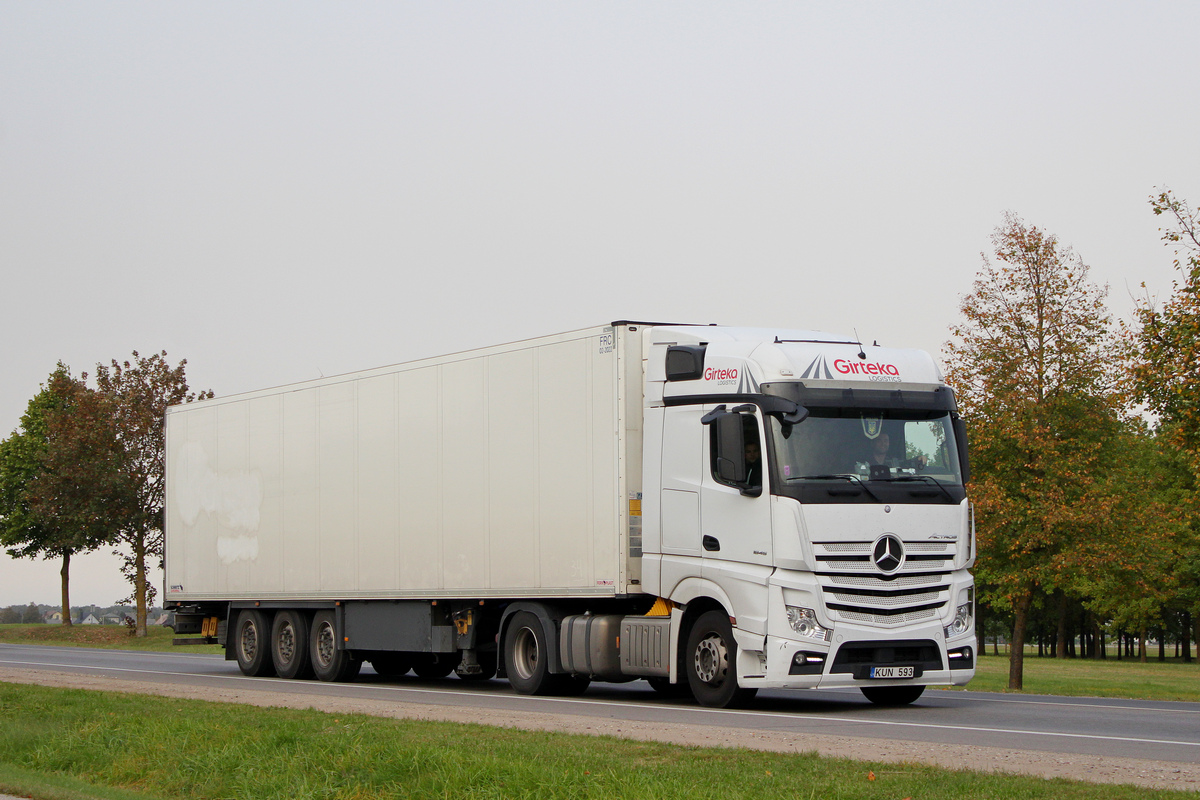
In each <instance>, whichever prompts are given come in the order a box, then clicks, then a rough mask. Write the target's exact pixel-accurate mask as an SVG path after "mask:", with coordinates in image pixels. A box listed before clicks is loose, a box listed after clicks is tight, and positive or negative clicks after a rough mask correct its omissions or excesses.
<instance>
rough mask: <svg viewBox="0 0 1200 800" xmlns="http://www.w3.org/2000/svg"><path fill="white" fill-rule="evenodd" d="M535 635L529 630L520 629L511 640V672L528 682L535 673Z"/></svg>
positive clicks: (536, 659)
mask: <svg viewBox="0 0 1200 800" xmlns="http://www.w3.org/2000/svg"><path fill="white" fill-rule="evenodd" d="M537 667H538V643H537V634H535V633H534V632H533V630H532V629H530V628H521V630H519V631H517V636H516V639H515V640H513V670H514V671H515V672H516V673H517V675H518V676H519V677H520V678H521V679H523V680H529V679H530V678H532V677H533V675H534V673H535V672H537Z"/></svg>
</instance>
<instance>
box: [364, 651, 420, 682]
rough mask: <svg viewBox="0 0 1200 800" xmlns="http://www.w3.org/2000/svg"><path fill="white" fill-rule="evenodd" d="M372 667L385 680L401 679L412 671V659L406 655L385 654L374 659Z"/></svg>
mask: <svg viewBox="0 0 1200 800" xmlns="http://www.w3.org/2000/svg"><path fill="white" fill-rule="evenodd" d="M371 666H372V667H374V668H375V671H376V672H378V673H379V674H380V675H382V676H383V677H385V678H400V677H403V676H405V675H407V674H408V673H409V671H410V670H411V669H412V659H411V658H410V657H409V656H408V655H406V654H404V653H384V654H381V655H376V656H375V657H374V658H372V659H371Z"/></svg>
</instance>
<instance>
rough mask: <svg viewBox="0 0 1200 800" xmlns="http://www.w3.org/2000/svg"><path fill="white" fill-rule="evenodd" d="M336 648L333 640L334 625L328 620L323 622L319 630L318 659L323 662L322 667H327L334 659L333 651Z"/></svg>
mask: <svg viewBox="0 0 1200 800" xmlns="http://www.w3.org/2000/svg"><path fill="white" fill-rule="evenodd" d="M334 649H335V645H334V641H333V626H332V625H330V624H329V623H328V622H322V623H321V627H320V628H319V629H318V630H317V653H316V655H317V660H318V661H320V662H321V666H322V667H327V666H329V664H330V663H331V662H332V661H333V651H334Z"/></svg>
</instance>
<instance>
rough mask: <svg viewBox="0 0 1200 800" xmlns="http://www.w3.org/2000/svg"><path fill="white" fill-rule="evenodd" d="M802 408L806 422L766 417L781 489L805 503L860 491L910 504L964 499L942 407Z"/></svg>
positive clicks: (950, 431) (947, 417) (868, 496)
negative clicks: (835, 487) (835, 486)
mask: <svg viewBox="0 0 1200 800" xmlns="http://www.w3.org/2000/svg"><path fill="white" fill-rule="evenodd" d="M809 411H810V414H809V417H808V419H806V420H804V421H803V422H801V423H799V424H797V425H787V424H785V423H782V422H781V421H780V420H779V419H778V418H772V427H771V430H772V438H773V440H774V441H773V444H774V458H775V462H776V472H775V474H776V475H777V476H779V478H780V483H781V484H782V486H781V488H782V489H783V490H784V493H785V494H798V495H799V496H800V497H801V499H802V500H804V501H806V502H838V501H836V500H830V499H827V498H828V497H830V496H834V497H848V496H852V497H857V496H859V495H862V498H861V499H862V500H865V501H871V500H872V499H873V500H874V501H876V502H881V501H882V499H886V500H887V501H889V502H903V501H905V500H906V499H908V498H915V500H914V501H915V502H921V501H924V502H947V501H949V502H955V503H957V502H958V501H960V500H961V499H962V497H963V496H964V490H963V487H962V473H961V471H960V470H959V463H958V447H957V445H956V443H955V439H954V425H953V422H952V420H951V418H950V414H949V413H948V412H946V411H942V410H912V409H905V410H899V409H895V410H889V409H879V408H869V409H867V408H821V407H810V409H809ZM836 483H840V484H843V486H841V487H838V491H835V492H833V493H832V494H831V493H830V492H829V491H828V490H829V487H830V486H831V484H836ZM845 484H849V486H846V485H845ZM856 487H861V488H856ZM789 490H793V491H789ZM897 490H900V491H899V494H900V495H901V496H897ZM881 492H882V493H883V495H886V498H884V497H883V495H881ZM927 498H930V499H927Z"/></svg>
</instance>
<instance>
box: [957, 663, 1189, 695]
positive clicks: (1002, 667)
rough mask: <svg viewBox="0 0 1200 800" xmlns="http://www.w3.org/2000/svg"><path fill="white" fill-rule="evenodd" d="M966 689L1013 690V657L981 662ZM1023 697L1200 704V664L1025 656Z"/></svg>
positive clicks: (975, 690) (984, 690)
mask: <svg viewBox="0 0 1200 800" xmlns="http://www.w3.org/2000/svg"><path fill="white" fill-rule="evenodd" d="M962 688H965V689H969V690H971V691H974V692H1006V691H1008V656H1006V655H999V656H992V655H988V656H984V657H982V658H980V659H979V661H978V663H977V664H976V666H975V678H974V680H972V681H971V682H970V683H969V684H967V685H966V686H965V687H962ZM1022 693H1023V694H1057V695H1065V696H1068V697H1121V698H1129V699H1136V700H1186V701H1188V702H1193V703H1195V702H1200V663H1197V662H1195V661H1193V662H1192V663H1190V664H1186V663H1184V662H1183V661H1182V660H1180V659H1168V660H1167V661H1164V662H1159V661H1155V660H1151V661H1148V662H1146V663H1145V664H1142V663H1139V662H1138V661H1135V660H1130V659H1124V660H1121V661H1117V660H1116V659H1115V658H1111V657H1110V658H1106V659H1102V660H1100V661H1094V660H1092V659H1072V658H1068V659H1057V658H1038V657H1037V656H1029V655H1026V656H1025V670H1024V688H1023V690H1022Z"/></svg>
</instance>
